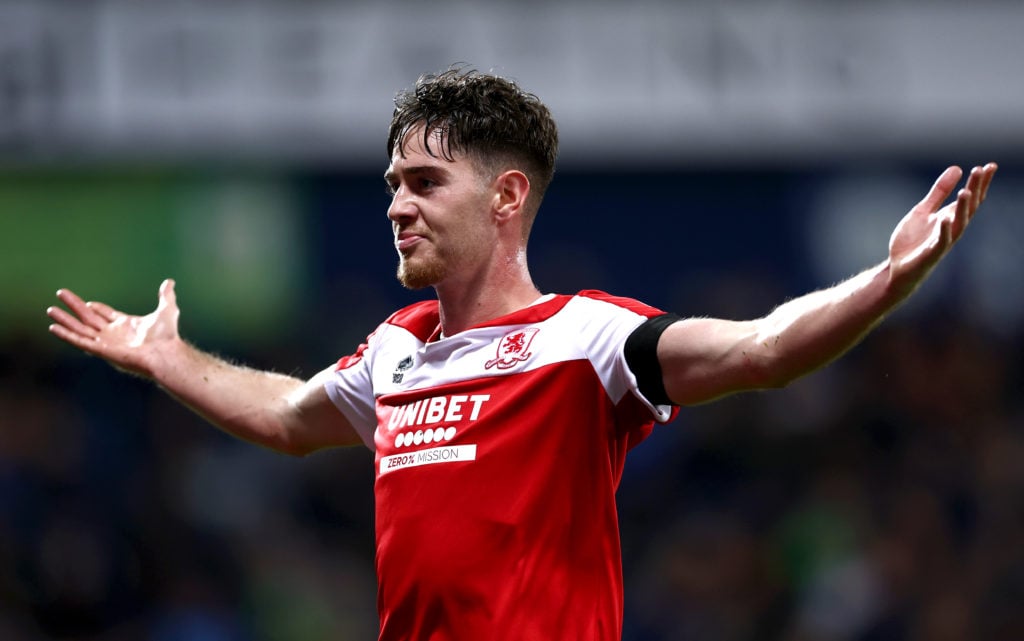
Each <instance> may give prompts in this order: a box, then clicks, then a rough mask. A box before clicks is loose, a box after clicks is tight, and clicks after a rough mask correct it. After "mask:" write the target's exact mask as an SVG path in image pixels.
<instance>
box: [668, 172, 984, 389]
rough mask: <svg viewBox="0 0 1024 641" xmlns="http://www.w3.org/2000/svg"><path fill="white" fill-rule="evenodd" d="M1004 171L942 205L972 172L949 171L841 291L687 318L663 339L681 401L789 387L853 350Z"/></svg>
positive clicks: (979, 177)
mask: <svg viewBox="0 0 1024 641" xmlns="http://www.w3.org/2000/svg"><path fill="white" fill-rule="evenodd" d="M996 169H997V167H996V165H995V164H994V163H989V164H987V165H985V166H984V167H975V168H974V169H973V170H972V171H971V173H970V176H969V177H968V179H967V184H966V185H965V187H964V188H963V189H961V190H960V191H959V193H958V194H957V197H956V199H955V200H954V201H953V202H951V203H949V204H947V205H946V206H944V207H943V206H942V203H943V202H945V201H946V199H947V198H949V196H950V194H952V193H953V189H954V188H955V187H956V185H957V183H958V182H959V181H960V178H961V176H962V174H963V172H962V171H961V170H960V168H959V167H950V168H948V169H946V171H944V172H943V173H942V175H941V176H939V178H938V180H936V181H935V184H934V185H933V186H932V188H931V190H930V191H929V192H928V194H927V195H926V196H925V197H924V199H923V200H921V202H920V203H918V204H917V205H916V206H915V207H914V208H913V209H911V210H910V212H909V213H908V214H907V215H906V216H905V217H904V218H903V220H901V221H900V223H899V224H898V225H897V226H896V229H895V230H894V231H893V234H892V237H891V238H890V240H889V257H888V259H887V260H886V261H884V262H883V263H881V264H880V265H877V266H875V267H873V268H871V269H868V270H866V271H864V272H862V273H860V274H858V275H857V276H854V277H853V278H851V279H849V280H847V281H844V282H842V283H840V284H838V285H836V286H834V287H831V288H828V289H823V290H820V291H817V292H814V293H811V294H808V295H806V296H802V297H800V298H796V299H794V300H792V301H789V302H788V303H785V304H784V305H781V306H779V307H778V308H776V309H775V311H773V312H772V313H770V314H768V315H767V316H765V317H763V318H760V319H757V320H753V321H727V320H718V319H688V320H683V321H679V322H677V323H674V324H673V325H671V326H670V327H669V328H668V329H666V330H665V332H664V333H663V334H662V336H661V339H660V341H659V343H658V360H659V362H660V363H661V367H662V375H663V378H664V383H665V390H666V391H667V392H668V396H669V398H671V399H672V400H673V401H675V402H676V403H679V404H682V405H692V404H696V403H702V402H705V401H710V400H713V399H715V398H718V397H720V396H724V395H726V394H730V393H733V392H740V391H745V390H752V389H763V388H770V387H781V386H783V385H786V384H788V383H789V382H791V381H792V380H794V379H795V378H797V377H799V376H802V375H804V374H807V373H808V372H811V371H813V370H815V369H817V368H819V367H822V366H823V365H825V364H827V363H829V362H831V361H832V360H834V359H835V358H837V357H838V356H840V355H841V354H843V353H844V352H846V351H847V350H848V349H850V348H851V347H853V346H854V345H855V344H856V343H857V342H858V341H859V340H860V339H861V338H863V337H864V335H865V334H867V333H868V332H869V331H870V330H871V329H872V328H873V327H875V326H876V325H877V324H878V323H879V322H881V320H882V319H883V318H884V317H885V315H886V314H887V313H889V312H890V311H892V310H893V309H894V308H895V307H896V306H897V305H899V303H900V302H902V301H903V300H904V299H906V298H907V296H909V295H910V294H911V293H912V292H913V291H914V290H915V289H916V288H917V287H918V285H920V284H921V282H923V281H924V279H925V278H926V277H927V276H928V274H929V273H930V272H931V270H932V268H934V267H935V265H936V264H937V263H938V262H939V260H941V259H942V257H943V256H944V255H945V254H946V252H948V251H949V249H950V247H952V246H953V244H954V243H955V242H956V241H957V240H958V239H959V238H960V237H961V236H962V235H963V232H964V229H965V228H966V227H967V223H968V222H970V220H971V218H972V217H973V216H974V214H975V213H976V212H977V211H978V207H979V206H980V205H981V203H982V201H983V200H985V196H986V194H987V192H988V187H989V184H990V183H991V181H992V176H993V175H994V174H995V171H996Z"/></svg>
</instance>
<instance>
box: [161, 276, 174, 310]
mask: <svg viewBox="0 0 1024 641" xmlns="http://www.w3.org/2000/svg"><path fill="white" fill-rule="evenodd" d="M177 304H178V297H177V296H176V295H175V293H174V279H173V278H168V279H166V280H164V282H162V283H160V298H159V304H158V307H176V306H177Z"/></svg>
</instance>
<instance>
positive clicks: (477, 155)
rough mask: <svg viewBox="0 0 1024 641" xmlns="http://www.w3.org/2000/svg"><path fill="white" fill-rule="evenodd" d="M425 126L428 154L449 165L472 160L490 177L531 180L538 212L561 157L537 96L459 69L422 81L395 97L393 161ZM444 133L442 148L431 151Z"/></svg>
mask: <svg viewBox="0 0 1024 641" xmlns="http://www.w3.org/2000/svg"><path fill="white" fill-rule="evenodd" d="M419 125H424V126H423V132H422V135H423V145H424V148H425V149H426V150H427V153H429V154H431V155H435V156H439V157H442V158H446V159H448V160H452V159H453V155H452V154H453V153H457V152H461V153H465V154H467V155H469V156H470V157H471V158H473V159H474V160H475V161H476V162H477V163H479V165H480V166H481V167H482V168H484V169H486V170H490V171H494V172H497V171H500V170H501V169H503V168H504V167H507V166H508V165H513V166H515V167H516V168H518V169H520V170H521V171H523V173H525V174H526V176H527V178H529V179H530V186H531V192H532V193H533V196H534V198H535V200H534V209H535V208H536V207H537V206H539V204H540V198H541V197H542V196H543V194H544V191H545V190H546V189H547V187H548V185H549V184H550V183H551V179H552V177H553V176H554V173H555V158H556V156H557V155H558V128H557V127H556V125H555V121H554V120H553V119H552V117H551V112H550V111H549V110H548V108H547V107H546V106H545V105H544V103H542V102H541V101H540V99H539V98H537V96H535V95H533V94H530V93H526V92H525V91H523V90H522V89H520V88H519V86H518V85H517V84H516V83H515V82H513V81H511V80H507V79H505V78H501V77H498V76H494V75H489V74H484V73H480V72H478V71H476V70H472V69H471V70H465V69H462V68H459V67H454V68H451V69H449V70H448V71H445V72H443V73H440V74H436V75H434V74H427V75H423V76H420V78H419V80H417V81H416V86H415V87H413V88H412V89H409V90H406V91H402V92H401V93H399V94H398V95H397V96H396V97H395V111H394V113H393V114H392V117H391V127H390V129H389V130H388V149H387V151H388V158H391V156H392V154H393V153H394V152H395V148H396V146H397V147H398V151H399V153H401V154H403V156H404V152H405V150H404V145H405V137H406V135H407V134H408V133H409V131H410V130H412V129H414V128H416V127H417V126H419ZM435 131H439V132H440V134H441V136H440V138H439V140H440V141H441V143H440V146H441V148H440V149H438V150H436V152H435V150H433V149H431V147H430V144H429V143H430V139H431V135H432V134H433V133H434V132H435Z"/></svg>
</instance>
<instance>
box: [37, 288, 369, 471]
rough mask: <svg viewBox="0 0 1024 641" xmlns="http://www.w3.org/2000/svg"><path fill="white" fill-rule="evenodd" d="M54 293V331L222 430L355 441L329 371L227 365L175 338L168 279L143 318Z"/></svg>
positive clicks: (310, 446) (274, 441) (296, 443)
mask: <svg viewBox="0 0 1024 641" xmlns="http://www.w3.org/2000/svg"><path fill="white" fill-rule="evenodd" d="M57 297H58V298H59V299H60V300H61V302H63V303H64V304H65V305H66V306H67V308H68V309H67V310H65V309H63V308H61V307H50V308H49V309H47V310H46V312H47V315H48V316H50V318H51V319H52V320H53V321H54V323H53V324H52V325H50V331H51V332H52V333H53V334H54V335H56V336H57V337H59V338H60V339H62V340H64V341H65V342H67V343H69V344H71V345H74V346H75V347H78V348H79V349H81V350H83V351H85V352H87V353H89V354H92V355H94V356H99V357H100V358H103V359H104V360H106V361H108V362H109V363H110V364H111V365H113V366H114V367H116V368H118V369H121V370H123V371H126V372H130V373H133V374H136V375H139V376H143V377H145V378H148V379H151V380H153V381H154V382H156V383H157V384H158V385H159V386H160V387H162V388H164V389H165V390H166V391H167V392H168V393H169V394H171V395H172V396H174V397H175V398H177V399H178V400H179V401H181V402H182V403H183V404H185V405H187V406H188V407H189V408H191V409H192V410H194V411H195V412H196V413H198V414H199V415H201V416H203V417H204V418H205V419H207V420H208V421H210V422H211V423H213V424H214V425H216V426H217V427H219V428H220V429H222V430H224V431H226V432H228V433H229V434H232V435H234V436H237V437H238V438H241V439H245V440H247V441H251V442H254V443H258V444H260V445H263V446H265V447H269V448H271V449H275V450H278V451H280V452H285V453H288V454H293V455H304V454H308V453H310V452H313V451H316V450H319V449H323V448H326V447H338V446H349V445H357V444H359V443H361V442H362V441H361V439H360V438H359V435H358V434H357V433H356V431H355V429H353V427H352V425H351V424H350V423H349V421H348V420H347V419H346V418H345V416H344V414H342V413H341V411H339V410H338V408H337V407H335V406H334V404H333V403H332V402H331V400H330V398H328V396H327V392H326V391H325V390H324V386H323V383H324V380H325V377H326V376H328V375H329V374H330V370H324V371H323V372H321V373H319V374H317V375H316V376H314V377H313V378H312V379H310V380H308V381H303V380H301V379H298V378H294V377H291V376H285V375H282V374H277V373H274V372H266V371H261V370H255V369H251V368H248V367H244V366H241V365H236V364H233V363H229V362H227V361H225V360H223V359H220V358H217V357H215V356H213V355H211V354H208V353H206V352H203V351H201V350H199V349H197V348H195V347H193V346H192V345H190V344H189V343H187V342H186V341H184V340H182V338H181V337H180V336H179V334H178V316H179V309H178V306H177V301H176V298H175V294H174V282H173V281H170V280H167V281H164V283H163V284H162V285H161V286H160V297H159V304H158V305H157V308H156V310H154V311H153V312H152V313H151V314H147V315H146V316H131V315H128V314H124V313H123V312H120V311H118V310H116V309H113V308H112V307H110V306H109V305H105V304H103V303H97V302H90V303H86V302H84V301H83V300H82V299H81V298H79V297H78V296H77V295H76V294H74V293H73V292H71V291H69V290H63V289H62V290H60V291H58V292H57Z"/></svg>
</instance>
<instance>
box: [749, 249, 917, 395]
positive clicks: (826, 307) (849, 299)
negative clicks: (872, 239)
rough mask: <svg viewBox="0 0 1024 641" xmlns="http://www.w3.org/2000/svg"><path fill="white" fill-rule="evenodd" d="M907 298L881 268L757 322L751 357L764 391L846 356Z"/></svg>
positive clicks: (885, 268) (885, 266)
mask: <svg viewBox="0 0 1024 641" xmlns="http://www.w3.org/2000/svg"><path fill="white" fill-rule="evenodd" d="M909 293H910V292H909V291H907V290H906V289H905V288H903V289H902V290H901V289H900V288H898V287H896V286H894V285H893V283H892V282H891V280H890V273H889V264H888V262H885V263H882V264H881V265H878V266H876V267H874V268H872V269H869V270H866V271H864V272H862V273H860V274H858V275H857V276H854V277H852V278H850V279H849V280H846V281H844V282H842V283H839V284H838V285H835V286H833V287H830V288H827V289H823V290H819V291H816V292H813V293H811V294H807V295H805V296H801V297H800V298H796V299H794V300H791V301H789V302H787V303H785V304H783V305H780V306H779V307H778V308H776V309H775V310H774V311H773V312H772V313H770V314H768V315H767V316H765V317H764V318H761V319H759V320H757V321H754V323H753V326H754V333H753V335H752V336H751V338H750V343H749V345H748V349H749V351H748V356H749V357H750V358H752V359H757V360H758V361H759V363H760V367H761V368H762V370H763V372H764V377H765V380H764V386H766V387H779V386H782V385H785V384H787V383H789V382H791V381H793V380H794V379H796V378H798V377H800V376H803V375H804V374H807V373H809V372H812V371H814V370H816V369H818V368H820V367H823V366H824V365H827V364H828V363H830V362H831V361H833V360H835V359H836V358H838V357H839V356H841V355H842V354H844V353H845V352H847V351H848V350H849V349H850V348H852V347H853V346H854V345H856V344H857V343H858V342H859V341H860V340H861V339H862V338H863V337H864V336H865V335H866V334H867V333H868V332H869V331H871V330H872V329H873V328H874V327H876V326H877V325H878V324H879V323H880V322H881V321H882V319H883V318H885V316H886V314H888V313H889V312H890V311H892V310H893V309H894V308H895V307H896V306H897V305H898V304H899V303H900V302H901V301H902V300H903V299H905V298H906V297H907V295H909Z"/></svg>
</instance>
